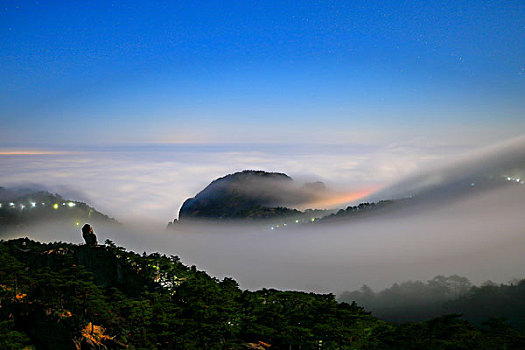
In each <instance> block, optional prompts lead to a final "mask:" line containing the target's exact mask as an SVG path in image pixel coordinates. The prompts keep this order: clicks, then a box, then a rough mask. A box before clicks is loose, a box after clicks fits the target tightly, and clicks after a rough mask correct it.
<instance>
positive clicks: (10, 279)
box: [0, 239, 525, 349]
mask: <svg viewBox="0 0 525 350" xmlns="http://www.w3.org/2000/svg"><path fill="white" fill-rule="evenodd" d="M524 347H525V340H524V337H523V334H521V333H518V332H517V331H515V330H514V329H512V328H510V327H509V326H508V325H507V324H505V323H504V322H503V321H501V320H490V321H489V322H488V323H485V324H484V326H483V327H481V328H477V327H475V326H473V325H471V324H469V323H468V322H467V321H464V320H462V319H461V318H460V317H459V316H458V315H447V316H442V317H439V318H436V319H433V320H430V321H427V322H420V323H408V324H401V325H398V324H390V323H387V322H385V321H382V320H380V319H378V318H376V317H374V316H373V315H371V314H370V313H368V312H366V311H365V310H364V309H363V308H361V307H359V306H358V305H356V304H355V303H352V304H348V303H338V302H337V301H336V299H335V297H334V296H333V295H331V294H314V293H303V292H294V291H278V290H273V289H262V290H258V291H246V290H241V289H240V288H239V286H238V284H237V283H236V282H235V281H234V280H233V279H231V278H225V279H223V280H218V279H215V278H212V277H210V276H209V275H208V274H206V273H205V272H203V271H198V270H197V269H196V268H195V266H192V267H188V266H185V265H184V264H182V263H181V262H180V261H179V258H178V257H176V256H164V255H159V254H157V253H154V254H149V255H147V254H145V253H144V254H142V255H139V254H137V253H134V252H130V251H126V250H125V249H124V248H121V247H117V246H115V245H114V244H113V243H112V242H110V241H106V245H104V246H98V247H88V246H85V245H73V244H67V243H60V242H59V243H50V244H43V243H39V242H35V241H31V240H29V239H16V240H10V241H1V242H0V348H1V349H34V348H36V349H119V348H128V349H250V348H251V349H268V348H271V349H321V348H322V349H515V348H524Z"/></svg>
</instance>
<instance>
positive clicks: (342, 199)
mask: <svg viewBox="0 0 525 350" xmlns="http://www.w3.org/2000/svg"><path fill="white" fill-rule="evenodd" d="M378 189H379V186H376V187H369V188H367V189H363V190H360V191H353V192H348V193H344V194H334V195H333V196H330V197H326V198H323V199H320V200H318V201H315V202H311V203H308V204H309V206H310V207H313V208H331V207H336V206H338V205H341V204H345V203H349V202H354V201H357V200H359V199H361V198H365V197H366V196H368V195H370V194H371V193H373V192H375V191H377V190H378Z"/></svg>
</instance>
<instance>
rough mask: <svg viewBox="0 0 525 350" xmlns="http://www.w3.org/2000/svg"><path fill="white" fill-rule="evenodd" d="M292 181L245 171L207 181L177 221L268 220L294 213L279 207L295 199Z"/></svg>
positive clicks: (187, 201) (282, 175)
mask: <svg viewBox="0 0 525 350" xmlns="http://www.w3.org/2000/svg"><path fill="white" fill-rule="evenodd" d="M292 184H293V180H292V179H291V178H290V177H289V176H288V175H286V174H282V173H270V172H265V171H253V170H245V171H242V172H238V173H234V174H230V175H227V176H224V177H221V178H219V179H217V180H214V181H213V182H211V183H210V184H209V185H208V186H207V187H206V188H205V189H204V190H202V191H201V192H199V193H198V194H197V195H196V196H195V197H193V198H189V199H187V200H186V201H185V202H184V204H183V205H182V208H181V209H180V211H179V219H181V220H185V219H192V218H193V219H197V218H201V219H236V218H250V217H258V218H264V217H272V216H275V215H283V214H287V213H288V214H293V213H296V212H297V211H295V210H293V209H288V208H283V206H284V205H286V204H287V202H290V201H293V200H295V198H294V195H296V194H294V193H293V191H291V189H290V188H291V186H292Z"/></svg>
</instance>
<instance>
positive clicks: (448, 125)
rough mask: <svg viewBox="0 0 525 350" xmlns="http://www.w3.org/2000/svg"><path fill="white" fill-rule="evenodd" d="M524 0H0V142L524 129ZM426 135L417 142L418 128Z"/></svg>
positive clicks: (347, 137) (345, 138)
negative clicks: (124, 0)
mask: <svg viewBox="0 0 525 350" xmlns="http://www.w3.org/2000/svg"><path fill="white" fill-rule="evenodd" d="M524 112H525V3H524V2H523V1H504V2H495V1H464V2H458V1H300V2H291V1H276V2H266V1H215V2H214V1H210V2H203V1H170V2H132V1H129V2H126V3H125V4H121V3H118V2H114V1H89V2H76V1H72V2H71V1H4V2H2V6H1V8H0V122H1V124H2V128H1V129H0V148H2V150H3V151H4V152H5V151H6V150H12V149H27V148H32V149H34V148H35V147H37V148H38V149H40V148H50V147H73V146H79V145H101V144H103V145H119V144H126V145H129V144H144V143H147V144H158V143H190V144H193V143H200V144H202V143H215V144H216V143H262V144H267V143H273V144H275V143H277V144H284V143H288V144H289V143H292V144H294V143H311V144H326V143H329V144H354V143H359V144H375V145H377V144H387V143H391V142H399V141H400V140H403V141H406V140H407V139H417V138H425V139H427V140H430V141H432V142H437V143H447V144H460V145H465V144H466V145H481V144H484V143H486V142H493V141H500V140H503V139H506V138H509V137H514V136H518V135H520V134H522V133H523V131H524V130H525V117H524V115H525V114H524ZM430 141H429V142H430Z"/></svg>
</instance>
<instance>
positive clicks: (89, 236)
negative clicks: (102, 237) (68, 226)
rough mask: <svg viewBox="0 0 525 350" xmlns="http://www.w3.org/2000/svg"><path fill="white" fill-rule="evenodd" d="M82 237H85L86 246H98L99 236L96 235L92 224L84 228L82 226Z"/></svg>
mask: <svg viewBox="0 0 525 350" xmlns="http://www.w3.org/2000/svg"><path fill="white" fill-rule="evenodd" d="M82 237H84V241H86V245H88V246H90V247H95V246H97V245H98V243H97V236H96V235H95V232H94V231H93V227H91V225H90V224H85V225H84V226H82Z"/></svg>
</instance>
